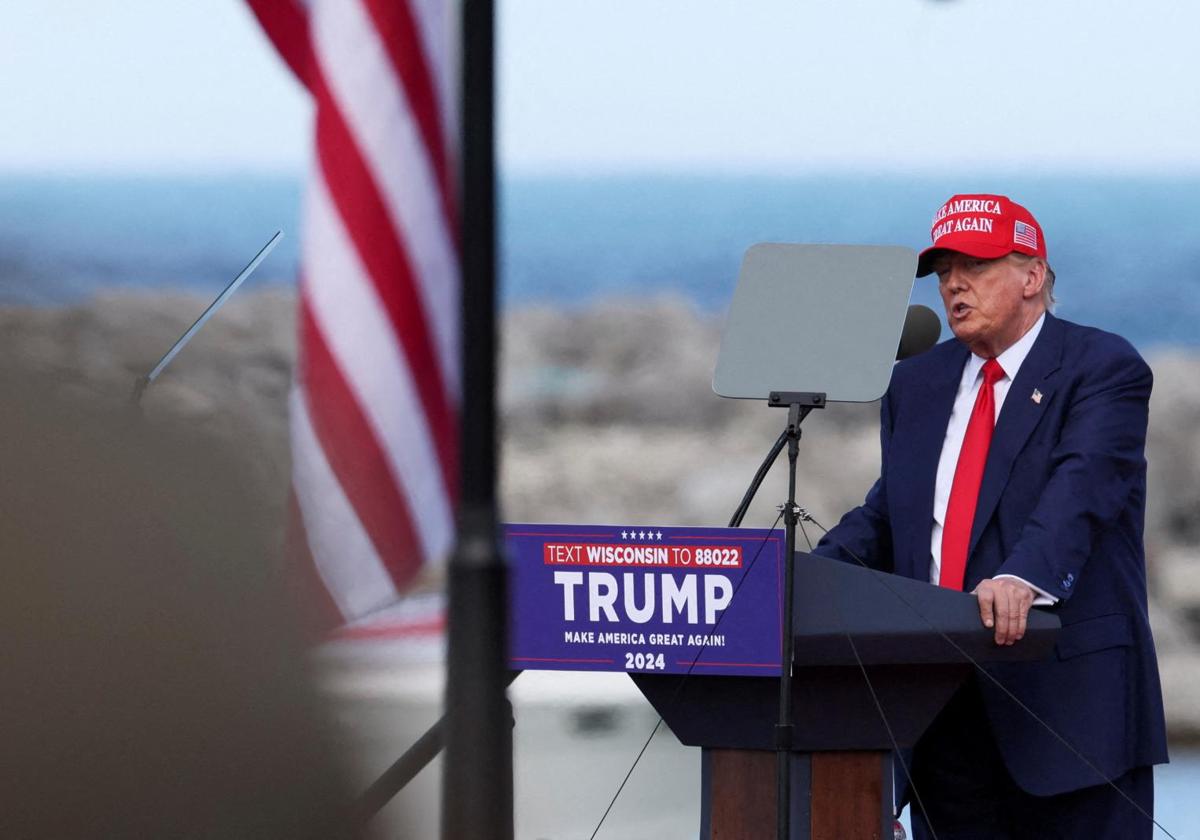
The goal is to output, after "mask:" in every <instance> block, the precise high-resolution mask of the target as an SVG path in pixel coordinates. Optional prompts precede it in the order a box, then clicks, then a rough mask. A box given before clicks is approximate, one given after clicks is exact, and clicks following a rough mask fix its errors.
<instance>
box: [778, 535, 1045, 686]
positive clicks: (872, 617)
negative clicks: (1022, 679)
mask: <svg viewBox="0 0 1200 840" xmlns="http://www.w3.org/2000/svg"><path fill="white" fill-rule="evenodd" d="M1060 628H1061V622H1060V621H1059V619H1058V616H1056V615H1052V614H1050V613H1047V612H1042V611H1040V610H1036V609H1034V610H1031V611H1030V613H1029V620H1028V624H1027V629H1026V633H1025V638H1023V639H1022V640H1021V641H1020V642H1018V643H1016V644H1015V645H1011V646H1007V647H1001V646H998V645H996V643H995V641H994V633H993V631H992V630H989V629H988V628H986V627H984V626H983V624H982V622H981V621H980V620H979V606H978V601H977V600H976V599H975V598H974V597H973V596H971V595H969V594H966V593H962V592H954V591H952V590H949V589H943V588H942V587H938V586H933V585H931V584H928V583H925V582H923V581H919V580H911V579H909V578H904V577H900V576H898V575H890V574H886V573H884V572H876V571H873V570H871V569H866V568H863V567H861V566H857V565H851V564H849V563H843V562H841V561H838V560H831V559H829V558H827V557H820V556H818V555H815V554H805V553H803V552H797V553H796V595H795V618H794V623H793V633H794V636H795V645H796V646H795V657H794V659H793V661H794V662H795V664H796V666H797V667H804V666H815V665H854V664H856V662H857V659H856V658H855V656H854V654H855V651H856V650H857V653H858V657H859V658H861V660H862V662H863V663H864V664H868V665H869V664H892V665H919V664H934V663H956V662H965V661H967V659H966V656H970V657H971V659H974V660H975V661H977V662H1017V661H1028V660H1035V659H1045V658H1047V657H1049V656H1051V655H1052V653H1053V649H1054V644H1055V641H1056V639H1057V637H1058V631H1059V629H1060ZM847 634H850V635H851V636H852V637H853V639H854V646H853V648H852V647H851V645H850V643H849V642H848V641H847V639H846V636H847Z"/></svg>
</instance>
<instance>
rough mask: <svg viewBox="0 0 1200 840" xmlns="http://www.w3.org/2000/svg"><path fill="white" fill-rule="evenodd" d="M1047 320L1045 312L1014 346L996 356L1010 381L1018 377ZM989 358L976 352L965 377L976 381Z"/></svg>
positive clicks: (968, 361)
mask: <svg viewBox="0 0 1200 840" xmlns="http://www.w3.org/2000/svg"><path fill="white" fill-rule="evenodd" d="M1045 322H1046V313H1045V312H1043V313H1042V314H1041V315H1040V316H1038V319H1037V321H1035V322H1034V324H1033V326H1032V327H1030V328H1029V331H1028V332H1026V333H1025V335H1023V336H1021V337H1020V338H1019V339H1017V341H1016V343H1015V344H1013V346H1012V347H1009V348H1008V349H1007V350H1005V351H1004V352H1003V353H1001V354H1000V355H999V356H997V357H996V361H997V362H999V363H1000V367H1001V368H1003V369H1004V378H1005V379H1007V380H1008V381H1009V382H1011V381H1013V380H1014V379H1016V378H1017V371H1018V370H1020V369H1021V365H1022V364H1023V363H1024V362H1025V357H1026V356H1028V355H1029V351H1030V350H1032V349H1033V343H1034V342H1035V341H1037V337H1038V333H1040V332H1041V331H1042V325H1043V324H1044V323H1045ZM986 361H987V359H985V358H983V357H982V356H976V355H975V354H974V353H972V354H971V356H970V357H969V358H968V359H967V368H966V370H965V371H964V378H965V379H966V381H967V382H974V381H975V378H976V377H977V376H979V372H980V371H981V370H983V363H984V362H986Z"/></svg>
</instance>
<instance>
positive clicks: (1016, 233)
mask: <svg viewBox="0 0 1200 840" xmlns="http://www.w3.org/2000/svg"><path fill="white" fill-rule="evenodd" d="M1013 244H1014V245H1024V246H1025V247H1026V248H1032V249H1033V250H1035V251H1036V250H1037V246H1038V244H1037V228H1035V227H1034V226H1033V225H1028V224H1025V222H1013Z"/></svg>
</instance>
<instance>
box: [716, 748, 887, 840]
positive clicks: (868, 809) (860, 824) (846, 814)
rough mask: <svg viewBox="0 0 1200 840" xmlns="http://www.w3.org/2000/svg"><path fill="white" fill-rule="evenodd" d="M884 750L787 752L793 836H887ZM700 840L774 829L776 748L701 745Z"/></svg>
mask: <svg viewBox="0 0 1200 840" xmlns="http://www.w3.org/2000/svg"><path fill="white" fill-rule="evenodd" d="M889 755H890V754H889V753H886V752H876V751H856V752H817V753H792V769H791V782H792V797H791V799H792V802H791V808H792V814H791V829H792V832H791V833H792V836H791V840H891V836H892V834H891V832H892V771H891V762H890V761H889V760H888V756H889ZM701 756H702V757H701V785H702V789H703V793H702V801H701V817H700V837H701V838H702V840H764V838H770V837H775V835H776V819H775V807H776V803H775V772H776V761H775V753H773V752H769V751H766V750H732V749H709V748H705V749H703V750H702V751H701Z"/></svg>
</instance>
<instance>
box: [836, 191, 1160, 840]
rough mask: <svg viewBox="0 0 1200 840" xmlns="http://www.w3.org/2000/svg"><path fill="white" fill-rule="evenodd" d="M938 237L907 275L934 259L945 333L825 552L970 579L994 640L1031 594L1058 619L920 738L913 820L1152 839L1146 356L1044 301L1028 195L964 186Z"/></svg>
mask: <svg viewBox="0 0 1200 840" xmlns="http://www.w3.org/2000/svg"><path fill="white" fill-rule="evenodd" d="M932 240H933V244H932V246H931V247H929V248H927V249H926V250H925V251H924V252H922V254H921V256H920V260H919V262H918V267H917V276H918V277H922V276H925V275H928V274H931V273H933V274H936V275H937V278H938V289H939V292H940V294H941V297H942V301H943V303H944V305H945V309H946V318H947V320H948V321H949V324H950V328H951V330H952V331H953V332H954V336H955V337H954V339H953V340H950V341H946V342H943V343H942V344H939V345H938V346H937V347H935V348H934V349H932V350H930V351H928V352H926V353H924V354H922V355H919V356H917V357H915V358H912V359H909V360H906V361H903V362H900V363H899V364H897V365H896V367H895V370H894V372H893V374H892V380H891V384H890V386H889V388H888V392H887V394H886V395H885V396H884V398H883V402H882V409H881V435H880V437H881V446H882V465H881V472H880V477H879V480H878V481H877V482H876V483H875V485H874V486H873V487H872V488H871V490H870V492H869V493H868V494H867V497H866V500H865V502H864V503H863V504H862V505H861V506H859V507H858V508H855V509H854V510H852V511H850V512H849V513H847V514H846V515H845V517H843V518H842V520H841V522H840V523H838V525H837V526H836V527H835V528H834V529H833V530H831V531H830V532H829V534H828V535H827V536H826V538H825V539H823V540H822V541H821V544H820V546H819V547H818V549H817V550H818V552H819V553H821V554H825V555H828V556H834V557H839V558H841V559H844V560H848V561H851V562H854V560H855V559H856V558H859V559H861V560H862V561H864V562H866V563H868V564H870V565H871V566H873V567H875V568H878V569H884V570H886V571H890V572H894V573H895V574H900V575H905V576H907V577H911V578H917V579H921V580H928V581H930V582H931V583H935V584H939V585H942V586H948V587H951V588H957V589H962V590H963V591H965V592H971V593H974V594H975V595H976V596H977V597H978V599H979V613H980V619H981V621H982V622H983V624H984V625H985V626H987V627H989V628H993V629H994V631H995V642H996V644H998V645H1011V644H1016V643H1019V641H1020V639H1021V637H1022V636H1023V634H1024V632H1025V624H1026V617H1027V615H1028V612H1029V609H1030V607H1031V606H1045V607H1047V608H1048V609H1050V610H1053V611H1054V612H1055V613H1057V615H1058V616H1059V618H1060V619H1061V620H1062V624H1063V629H1062V632H1061V634H1060V636H1059V640H1058V643H1057V646H1056V649H1055V653H1054V656H1053V657H1052V658H1051V659H1050V660H1048V661H1038V662H1028V663H1006V664H999V665H991V666H988V667H987V673H988V674H990V676H991V677H993V678H994V680H995V682H993V680H992V679H989V678H988V676H987V675H983V674H977V675H976V677H975V678H974V679H972V680H971V681H969V684H968V685H967V686H966V687H964V688H963V689H962V690H961V691H960V692H959V693H958V694H957V695H956V696H955V697H954V699H953V700H952V701H951V702H950V704H949V705H948V706H947V707H946V709H945V710H943V712H942V713H941V715H940V716H939V717H938V719H937V720H936V721H935V723H934V724H933V725H932V726H931V727H930V729H929V731H928V732H926V733H925V735H924V736H923V737H922V739H921V741H920V742H919V743H918V745H917V747H916V749H915V750H914V752H913V756H912V762H911V768H910V770H911V774H912V782H913V784H912V786H911V788H915V791H916V793H915V796H911V788H910V798H911V799H912V800H913V802H914V807H913V809H912V822H913V829H914V834H915V836H916V837H917V838H926V837H932V836H933V834H932V833H931V832H930V827H932V830H933V832H935V833H936V836H937V837H938V838H940V840H950V838H1012V839H1013V840H1017V838H1041V837H1046V838H1052V837H1053V838H1057V837H1063V838H1081V840H1082V838H1088V839H1089V840H1093V838H1114V840H1115V838H1120V840H1131V838H1149V837H1150V836H1151V831H1152V828H1153V824H1152V822H1151V820H1150V816H1149V815H1150V814H1151V813H1152V810H1153V776H1152V769H1151V768H1152V766H1153V765H1154V764H1159V763H1162V762H1165V761H1166V760H1167V751H1166V736H1165V727H1164V723H1163V710H1162V697H1161V690H1160V687H1159V681H1158V667H1157V662H1156V660H1155V655H1154V645H1153V639H1152V638H1151V635H1150V626H1149V622H1148V620H1147V612H1146V611H1147V607H1146V565H1145V552H1144V548H1143V541H1142V529H1143V520H1144V518H1145V517H1144V512H1145V498H1146V461H1145V457H1144V445H1145V439H1146V418H1147V408H1148V403H1149V398H1150V388H1151V382H1152V376H1151V373H1150V369H1149V368H1148V367H1147V366H1146V363H1145V362H1144V361H1142V359H1141V357H1140V356H1139V355H1138V353H1137V351H1136V350H1134V348H1133V347H1132V346H1131V345H1130V344H1129V343H1128V342H1127V341H1125V340H1124V339H1122V338H1120V337H1118V336H1116V335H1113V334H1111V333H1107V332H1103V331H1101V330H1097V329H1093V328H1090V327H1084V326H1080V325H1078V324H1073V323H1071V322H1069V321H1064V320H1060V319H1058V318H1055V317H1054V315H1052V314H1051V313H1050V311H1049V309H1050V308H1051V306H1052V304H1053V302H1054V297H1053V284H1054V273H1053V272H1052V271H1051V270H1050V267H1049V265H1048V263H1047V261H1046V243H1045V238H1044V236H1043V235H1042V229H1041V226H1040V225H1039V224H1038V223H1037V220H1036V219H1034V217H1033V216H1032V214H1030V213H1029V211H1028V210H1026V209H1025V208H1024V207H1022V206H1021V205H1019V204H1017V203H1015V202H1013V201H1011V200H1009V199H1008V198H1007V197H1005V196H998V195H957V196H954V197H953V198H951V199H950V200H949V201H947V202H946V204H945V205H943V206H942V208H941V209H940V210H939V211H938V213H937V214H936V216H935V217H934V221H933V231H932ZM996 683H999V684H1000V685H1002V686H1003V687H1004V689H1007V692H1008V693H1011V695H1012V696H1009V694H1008V693H1006V691H1005V690H1003V689H1001V688H1000V687H998V686H997V685H996ZM1014 697H1015V700H1014ZM1016 701H1019V703H1018V702H1016ZM1021 705H1024V706H1025V707H1027V709H1023V708H1021ZM1031 712H1032V714H1031ZM1035 715H1036V718H1035ZM1039 719H1040V722H1039ZM1059 736H1061V739H1062V740H1060V738H1059ZM1063 741H1066V745H1064V743H1063Z"/></svg>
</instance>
